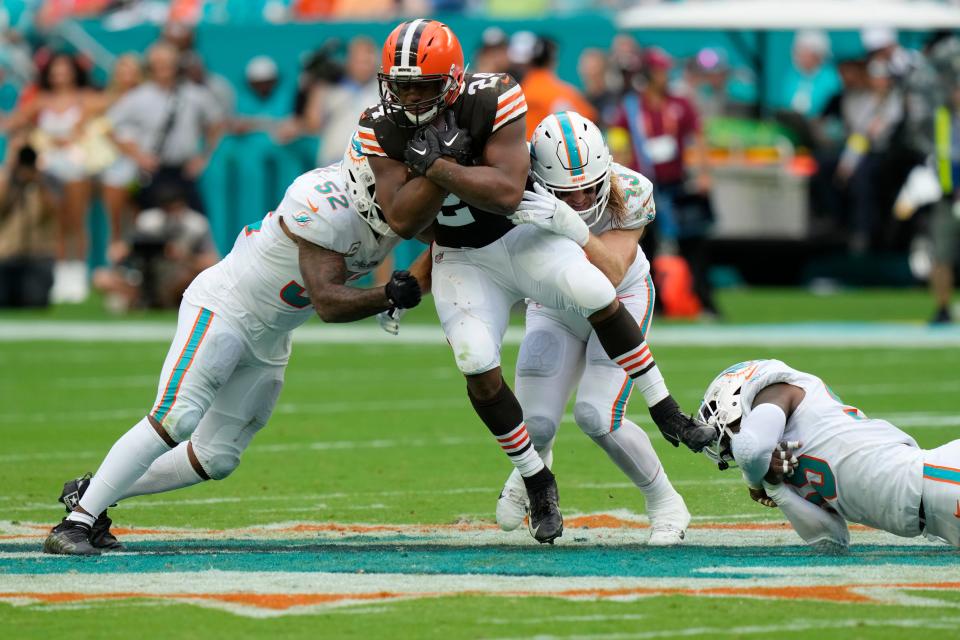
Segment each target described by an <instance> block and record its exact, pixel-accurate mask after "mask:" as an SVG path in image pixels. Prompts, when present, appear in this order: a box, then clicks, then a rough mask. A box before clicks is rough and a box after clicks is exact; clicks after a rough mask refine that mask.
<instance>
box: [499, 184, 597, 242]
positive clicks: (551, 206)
mask: <svg viewBox="0 0 960 640" xmlns="http://www.w3.org/2000/svg"><path fill="white" fill-rule="evenodd" d="M510 220H512V221H513V223H514V224H532V225H535V226H537V227H540V228H541V229H545V230H546V231H550V232H552V233H555V234H557V235H561V236H566V237H568V238H570V239H571V240H573V241H574V242H576V243H577V244H578V245H580V246H581V247H582V246H584V245H585V244H587V241H588V240H589V239H590V227H588V226H587V223H586V222H584V221H583V218H581V217H580V214H579V213H577V212H576V211H574V210H573V209H572V208H571V207H570V205H568V204H567V203H566V202H564V201H563V200H560V199H558V198H557V197H556V196H554V195H553V194H552V193H550V192H549V191H547V190H546V189H545V188H544V187H543V186H541V185H540V184H538V183H536V182H535V183H534V184H533V191H524V192H523V200H521V201H520V205H519V206H518V207H517V211H516V213H514V214H513V215H512V216H510Z"/></svg>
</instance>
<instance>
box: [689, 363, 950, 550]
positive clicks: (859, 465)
mask: <svg viewBox="0 0 960 640" xmlns="http://www.w3.org/2000/svg"><path fill="white" fill-rule="evenodd" d="M695 419H696V420H697V422H698V423H700V424H704V425H708V426H710V427H711V428H713V429H714V430H715V434H716V436H715V439H714V442H713V443H712V444H711V445H710V446H708V447H707V448H706V449H704V452H705V453H707V455H709V456H710V457H711V458H712V459H713V460H714V461H716V462H717V463H718V465H719V466H720V468H721V469H725V468H727V467H728V466H735V465H736V466H739V467H740V469H741V471H742V472H743V477H744V479H745V480H746V482H747V485H748V486H749V487H750V495H751V497H752V498H753V499H754V500H756V501H758V502H760V503H761V504H764V505H766V506H776V507H779V508H780V510H781V511H783V513H784V515H785V516H786V517H787V519H788V520H789V521H790V524H792V525H793V528H794V530H796V532H797V533H798V534H799V535H800V537H801V538H803V539H804V541H806V542H807V543H808V544H812V545H816V546H817V547H819V548H822V549H824V550H832V549H842V548H845V547H846V546H847V545H848V544H849V542H850V536H849V532H848V531H847V524H846V523H847V521H849V522H856V523H860V524H865V525H867V526H869V527H873V528H875V529H883V530H884V531H889V532H890V533H893V534H895V535H898V536H904V537H913V536H918V535H921V534H924V535H926V536H927V537H933V538H939V539H941V540H943V541H945V542H947V543H949V544H952V545H957V546H960V515H958V514H960V440H954V441H953V442H950V443H947V444H945V445H943V446H941V447H938V448H936V449H931V450H924V449H921V448H920V447H919V446H918V445H917V443H916V441H915V440H914V439H913V438H911V437H910V436H909V435H907V434H906V433H904V432H903V431H900V430H899V429H897V428H896V427H895V426H893V425H892V424H890V423H889V422H887V421H886V420H879V419H876V418H868V417H867V416H865V415H864V414H863V412H861V411H860V410H859V409H857V408H855V407H851V406H848V405H845V404H844V403H843V402H842V401H841V400H840V399H839V398H838V397H837V396H836V395H835V394H834V393H833V392H832V391H831V390H830V388H829V387H827V386H826V385H825V384H824V382H823V381H822V380H820V379H819V378H817V377H816V376H814V375H811V374H809V373H803V372H801V371H796V370H795V369H791V368H790V367H788V366H787V365H785V364H784V363H782V362H780V361H779V360H751V361H748V362H742V363H740V364H737V365H734V366H732V367H730V368H729V369H727V370H725V371H724V372H722V373H721V374H720V375H719V376H717V378H716V379H715V380H714V381H713V382H712V383H711V384H710V386H709V387H708V388H707V391H706V394H705V395H704V398H703V404H702V405H701V406H700V411H699V412H698V414H697V416H696V418H695Z"/></svg>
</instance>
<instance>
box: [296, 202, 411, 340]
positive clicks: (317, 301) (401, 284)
mask: <svg viewBox="0 0 960 640" xmlns="http://www.w3.org/2000/svg"><path fill="white" fill-rule="evenodd" d="M280 224H281V226H282V227H283V230H284V232H285V233H286V234H287V236H289V237H290V238H291V239H292V240H293V241H294V242H296V243H297V247H298V249H299V252H300V256H299V261H300V273H301V274H302V275H303V279H304V282H303V286H304V288H305V289H306V291H307V295H308V296H309V297H310V302H311V303H313V306H314V308H315V309H316V310H317V315H318V316H320V319H321V320H323V321H324V322H352V321H354V320H360V319H362V318H367V317H370V316H375V315H377V314H378V313H380V312H381V311H386V310H387V309H390V308H393V307H398V308H405V309H406V308H411V307H415V306H416V305H417V304H418V303H419V302H420V286H419V284H418V283H417V280H416V279H415V278H413V277H412V276H410V274H409V273H406V272H404V271H395V272H394V273H393V277H392V278H391V279H390V282H388V283H387V284H386V285H385V286H383V287H374V288H372V289H360V288H358V287H350V286H347V284H346V282H347V263H346V261H345V260H344V257H343V255H341V254H339V253H337V252H335V251H330V250H329V249H324V248H323V247H321V246H319V245H316V244H314V243H312V242H310V241H308V240H305V239H304V238H301V237H299V236H296V235H294V234H292V233H290V232H289V231H287V229H286V225H285V223H284V222H283V221H282V220H281V221H280Z"/></svg>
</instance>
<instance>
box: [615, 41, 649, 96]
mask: <svg viewBox="0 0 960 640" xmlns="http://www.w3.org/2000/svg"><path fill="white" fill-rule="evenodd" d="M610 63H611V67H612V68H613V70H614V72H615V73H614V74H613V75H612V76H611V77H613V78H614V81H612V82H611V83H610V88H611V89H612V90H613V91H614V93H616V94H617V96H618V97H621V98H622V97H623V96H624V95H626V94H628V93H630V92H632V91H636V90H639V89H640V86H641V85H640V80H641V77H640V72H641V70H642V69H643V50H642V49H641V48H640V45H639V44H638V43H637V41H636V40H634V39H633V37H632V36H629V35H626V34H620V35H618V36H616V37H614V39H613V44H612V45H611V46H610Z"/></svg>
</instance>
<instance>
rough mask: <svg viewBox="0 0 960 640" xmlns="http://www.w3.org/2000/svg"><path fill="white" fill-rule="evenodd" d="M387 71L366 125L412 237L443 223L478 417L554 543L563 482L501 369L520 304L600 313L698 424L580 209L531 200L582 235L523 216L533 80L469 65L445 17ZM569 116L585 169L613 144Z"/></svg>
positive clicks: (623, 359)
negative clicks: (592, 253) (623, 299)
mask: <svg viewBox="0 0 960 640" xmlns="http://www.w3.org/2000/svg"><path fill="white" fill-rule="evenodd" d="M380 80H381V86H382V91H381V96H382V103H381V104H380V105H379V106H378V107H376V108H372V109H368V110H367V111H366V112H365V113H364V114H363V116H362V117H361V119H360V123H359V129H358V132H359V136H360V138H361V142H362V145H363V146H362V149H363V153H365V154H367V155H368V156H369V157H370V166H371V168H372V169H373V171H374V173H375V174H376V180H377V197H378V199H379V203H380V205H381V206H382V208H383V212H384V216H385V218H386V220H387V222H388V223H389V224H390V226H391V227H392V228H393V229H394V230H395V231H397V232H398V233H399V234H400V235H403V236H408V235H410V234H412V233H416V232H418V231H420V230H422V229H423V228H425V227H427V226H429V225H430V224H432V223H433V222H434V220H436V222H437V225H436V226H435V237H436V243H435V244H434V246H433V260H434V266H433V278H434V282H435V283H436V284H435V287H434V301H435V303H436V307H437V313H438V315H439V317H440V322H441V324H442V325H443V330H444V333H445V334H446V337H447V341H448V342H449V343H450V346H451V347H452V349H453V353H454V358H455V360H456V363H457V367H458V368H459V369H460V371H461V372H462V373H463V374H464V376H466V379H467V395H468V396H469V398H470V401H471V403H472V404H473V407H474V409H475V411H476V412H477V415H478V416H479V417H480V419H481V420H482V421H483V422H484V424H485V425H486V426H487V428H488V429H489V430H490V432H491V433H492V434H493V435H494V436H495V437H496V439H497V441H498V443H499V444H500V446H501V448H502V449H503V451H504V452H505V453H506V454H507V455H508V456H509V457H510V460H511V461H512V463H513V464H514V466H515V467H516V468H517V469H518V471H519V473H520V474H521V476H522V477H523V483H524V485H525V487H526V490H527V494H528V495H529V497H530V530H531V533H532V534H533V536H534V537H535V538H536V539H537V540H539V541H540V542H550V541H552V540H553V539H554V538H556V537H557V536H559V535H561V533H562V531H563V518H562V516H561V514H560V510H559V505H558V496H557V488H556V481H555V479H554V477H553V474H552V473H551V472H550V469H549V468H548V467H546V466H545V465H544V464H543V461H542V459H541V458H540V456H539V455H538V454H537V452H536V450H535V449H534V447H533V446H532V444H531V442H530V438H529V435H528V433H527V428H526V425H525V424H524V421H523V416H524V412H523V409H522V408H521V405H520V403H519V402H518V401H517V398H516V397H515V396H514V394H513V391H511V389H510V387H509V386H508V385H507V384H506V382H505V381H504V379H503V375H502V372H501V369H500V347H501V343H502V340H503V335H504V332H505V331H506V327H507V323H508V320H509V313H510V307H511V306H512V305H513V304H514V303H515V302H517V301H519V300H523V299H524V298H531V299H533V300H535V301H537V302H540V303H542V304H544V305H545V306H548V307H552V308H557V309H566V310H575V311H576V312H577V313H578V314H580V315H581V316H583V317H585V318H588V320H589V322H590V324H591V326H592V327H593V330H594V331H595V332H596V335H597V337H598V341H599V344H600V345H601V346H602V349H603V351H604V353H605V354H606V355H607V356H609V357H610V358H611V359H612V360H614V361H615V362H617V363H618V364H619V365H620V366H621V367H623V368H624V369H625V370H626V372H627V374H628V375H629V376H630V377H631V378H632V379H634V380H636V381H637V383H638V386H639V387H640V389H641V391H642V392H643V394H644V396H645V398H646V400H647V403H648V405H649V406H650V412H651V415H652V416H653V418H654V422H655V423H656V424H657V426H658V427H659V428H660V429H661V431H663V432H664V435H666V436H667V437H668V438H670V439H672V440H674V441H677V440H680V439H681V437H684V436H686V434H688V433H690V432H691V425H692V423H691V421H690V419H689V418H688V417H687V416H685V415H684V414H683V413H682V412H681V411H680V408H679V406H678V405H677V403H676V402H675V401H674V399H673V397H672V396H670V395H669V393H667V391H666V387H665V385H664V384H663V377H662V376H661V375H660V372H659V370H658V369H657V366H656V363H655V362H654V360H653V358H652V357H650V356H649V350H648V349H647V346H646V343H645V341H644V337H643V332H642V331H641V329H640V327H639V326H638V325H637V323H636V321H635V319H634V318H633V316H632V315H630V312H629V311H628V310H627V309H626V307H624V306H623V305H621V304H620V303H619V301H618V300H617V297H616V291H615V289H614V287H613V285H612V284H610V281H609V280H608V279H607V277H606V276H605V275H604V274H603V272H602V271H600V270H599V269H598V268H597V267H595V266H593V265H592V264H591V263H590V262H589V261H588V260H587V259H586V256H585V255H584V253H583V250H582V249H581V248H580V247H581V246H582V245H584V244H586V243H587V241H588V239H589V233H588V232H587V230H586V226H585V225H583V223H582V221H580V220H579V217H578V216H577V215H576V214H575V213H573V214H572V217H573V218H576V221H577V222H579V223H580V226H576V225H575V224H573V222H574V221H572V220H570V217H569V216H566V217H564V214H565V213H566V210H561V209H558V208H557V202H558V201H557V200H555V199H553V198H547V199H543V200H541V201H536V200H534V201H531V202H528V203H526V206H528V207H530V208H532V209H535V210H539V211H540V213H541V214H543V215H544V216H549V217H554V218H556V219H557V228H560V227H561V226H562V224H561V223H563V222H566V223H567V224H566V226H564V227H563V228H564V230H565V231H566V233H567V234H568V235H569V236H570V238H571V239H572V240H574V241H573V242H572V241H571V240H570V239H567V238H565V237H562V236H559V235H555V234H553V233H549V232H546V231H543V230H542V229H539V228H537V227H536V226H534V225H520V226H514V224H513V223H512V222H511V221H510V219H509V218H508V216H511V215H513V214H514V213H515V212H516V211H517V208H518V205H520V202H521V198H522V197H523V194H524V189H525V187H526V184H527V177H528V172H529V168H530V160H529V154H528V151H527V145H526V138H525V135H526V133H525V132H526V124H525V120H526V116H525V114H526V102H525V100H524V96H523V91H522V90H521V88H520V86H519V85H518V84H517V83H516V82H514V80H513V79H512V78H510V76H508V75H506V74H467V73H465V70H464V64H463V51H462V50H461V48H460V44H459V42H458V41H457V38H456V36H455V35H454V34H453V32H452V31H451V30H450V28H449V27H447V26H446V25H444V24H441V23H439V22H436V21H433V20H413V21H411V22H404V23H403V24H401V25H400V26H398V27H397V28H396V29H394V30H393V32H392V33H391V34H390V36H389V37H388V38H387V41H386V43H385V44H384V48H383V64H382V68H381V72H380ZM564 122H565V123H564V125H563V127H564V135H565V136H568V137H569V138H570V140H571V142H570V143H569V145H568V146H569V148H570V153H571V156H570V157H569V158H567V159H566V165H565V166H564V169H565V170H567V171H569V172H570V173H571V174H574V175H582V172H583V167H584V165H585V164H586V159H587V158H588V157H590V154H596V153H599V152H600V149H587V148H581V147H579V146H577V143H575V142H573V138H574V137H575V136H576V135H577V133H576V132H575V131H574V127H575V126H577V125H575V124H574V123H573V122H572V121H571V120H570V119H569V118H567V119H565V121H564ZM556 143H557V144H558V145H559V144H561V141H560V140H557V141H556ZM438 214H439V216H438Z"/></svg>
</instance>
